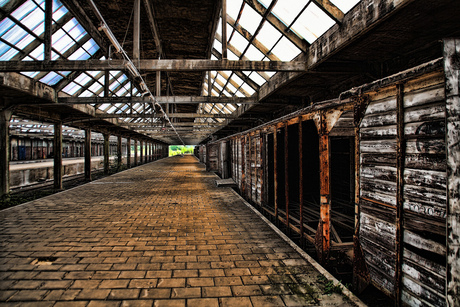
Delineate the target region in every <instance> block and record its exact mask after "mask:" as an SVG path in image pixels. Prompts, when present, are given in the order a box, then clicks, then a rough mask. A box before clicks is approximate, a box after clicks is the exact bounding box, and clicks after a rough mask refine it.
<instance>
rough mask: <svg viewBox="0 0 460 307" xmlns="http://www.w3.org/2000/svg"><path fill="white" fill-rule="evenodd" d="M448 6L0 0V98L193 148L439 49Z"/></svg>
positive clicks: (28, 112) (342, 1) (448, 21)
mask: <svg viewBox="0 0 460 307" xmlns="http://www.w3.org/2000/svg"><path fill="white" fill-rule="evenodd" d="M454 2H455V1H449V0H442V1H439V2H436V3H432V2H429V1H425V0H421V1H410V0H403V1H391V0H378V1H369V0H362V1H360V0H232V1H230V0H219V1H212V0H197V1H188V0H168V1H166V0H129V1H121V0H118V1H117V0H115V1H114V0H84V1H77V0H0V74H1V76H0V81H1V82H0V90H3V94H0V96H2V97H4V98H5V99H4V100H8V101H9V102H8V103H6V102H3V104H5V105H7V106H11V104H13V105H14V109H15V110H16V111H17V114H19V116H20V117H23V118H25V119H27V118H28V119H29V120H43V121H44V122H46V121H47V120H50V119H49V118H46V116H37V114H48V113H53V114H57V116H58V117H60V118H61V119H62V120H63V122H64V123H66V124H69V125H72V124H73V125H76V126H78V127H80V128H81V127H83V125H86V124H84V123H85V121H86V122H91V123H92V124H91V125H93V126H97V125H98V122H104V121H107V120H108V119H111V123H112V124H115V125H117V126H120V127H121V128H122V129H124V130H123V131H125V130H126V129H129V130H133V131H136V133H141V134H143V135H146V136H147V137H150V138H154V139H158V140H161V141H164V142H166V143H169V144H178V143H182V142H183V143H186V144H198V143H200V142H205V141H207V140H209V139H212V138H216V137H221V136H226V135H229V134H232V133H235V132H238V131H242V130H244V129H248V128H252V127H254V126H256V125H259V124H261V123H263V122H267V121H269V120H272V119H274V118H276V117H279V116H281V115H283V114H286V113H288V112H292V111H293V110H296V109H299V108H301V107H305V106H307V105H309V104H311V103H315V102H317V101H321V100H324V99H329V98H333V97H337V95H339V94H340V93H341V92H342V91H344V90H347V89H348V88H350V87H352V86H354V85H359V84H362V83H363V82H369V81H372V80H375V79H376V78H381V77H382V76H383V75H386V74H389V73H393V72H395V71H399V70H401V69H403V68H405V67H406V66H407V67H411V66H414V65H415V64H417V63H422V62H423V61H425V60H426V58H427V56H426V55H427V54H428V55H429V56H428V57H430V56H431V54H433V57H434V56H438V55H439V52H440V49H439V50H438V49H437V47H438V44H439V42H438V41H439V38H440V37H442V36H444V35H447V34H449V35H453V34H456V33H457V34H458V33H459V30H458V28H459V27H458V21H456V20H455V17H453V16H455V14H449V13H448V10H444V8H448V7H450V6H452V4H454ZM433 7H436V8H437V9H436V10H432V8H433ZM409 12H411V17H410V18H406V17H404V16H407V14H409ZM413 12H417V14H413ZM428 12H429V13H430V16H431V18H430V19H429V20H425V19H424V18H423V16H426V15H425V14H427V13H428ZM390 17H391V18H390ZM437 20H442V23H443V26H439V27H437V26H438V25H439V24H438V23H437ZM432 25H436V26H433V27H432ZM420 28H423V29H427V32H423V31H420V30H419V29H420ZM416 29H417V31H420V33H422V32H423V33H426V35H424V36H423V37H421V39H420V40H417V41H414V40H413V33H414V32H413V31H415V30H416ZM428 30H429V31H428ZM398 31H399V32H398ZM420 54H423V55H420ZM408 61H410V62H408ZM409 64H410V65H409ZM4 79H8V80H15V81H14V82H13V83H15V84H11V83H12V82H10V83H8V84H6V83H7V82H5V81H2V80H4ZM25 79H32V81H33V82H36V83H40V84H43V86H44V88H45V89H46V91H47V92H49V93H52V95H51V96H52V97H51V99H48V100H47V99H42V98H47V97H41V98H40V99H32V98H31V95H32V96H33V95H34V93H30V92H29V93H26V94H27V95H21V94H19V93H20V92H21V91H26V89H25V88H24V87H23V86H22V85H21V84H23V83H24V82H26V81H24V80H25ZM27 82H29V83H30V80H28V81H27ZM48 98H49V97H48ZM75 105H85V107H86V108H87V109H86V111H85V112H86V113H85V114H86V115H85V116H83V115H78V116H77V115H75V114H72V112H74V111H73V110H74V109H73V108H74V106H75ZM88 108H92V109H91V110H90V109H88ZM78 112H82V108H81V106H80V108H78ZM62 114H65V116H62ZM69 114H70V115H69ZM88 126H90V125H88ZM15 128H17V125H15Z"/></svg>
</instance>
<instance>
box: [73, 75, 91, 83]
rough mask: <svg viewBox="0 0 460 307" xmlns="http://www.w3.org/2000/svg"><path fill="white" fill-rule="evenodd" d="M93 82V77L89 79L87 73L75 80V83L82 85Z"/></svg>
mask: <svg viewBox="0 0 460 307" xmlns="http://www.w3.org/2000/svg"><path fill="white" fill-rule="evenodd" d="M90 80H91V77H89V76H88V75H87V74H85V73H82V74H80V75H79V76H78V77H77V78H76V79H75V82H77V83H78V84H81V85H85V84H86V83H88V82H89V81H90Z"/></svg>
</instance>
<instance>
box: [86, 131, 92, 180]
mask: <svg viewBox="0 0 460 307" xmlns="http://www.w3.org/2000/svg"><path fill="white" fill-rule="evenodd" d="M85 180H86V181H88V182H89V181H91V129H89V128H86V129H85Z"/></svg>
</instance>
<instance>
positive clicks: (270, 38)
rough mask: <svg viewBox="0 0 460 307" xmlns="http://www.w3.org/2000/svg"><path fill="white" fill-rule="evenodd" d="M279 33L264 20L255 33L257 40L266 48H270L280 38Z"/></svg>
mask: <svg viewBox="0 0 460 307" xmlns="http://www.w3.org/2000/svg"><path fill="white" fill-rule="evenodd" d="M280 37H281V33H280V31H278V30H277V29H276V28H275V27H273V26H272V25H271V24H270V23H269V22H265V23H264V25H263V26H262V28H261V29H260V31H259V34H257V40H258V41H259V42H261V43H262V44H263V45H264V46H265V47H267V49H271V48H272V47H273V46H274V45H275V44H276V42H277V41H278V40H279V39H280Z"/></svg>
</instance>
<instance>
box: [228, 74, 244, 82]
mask: <svg viewBox="0 0 460 307" xmlns="http://www.w3.org/2000/svg"><path fill="white" fill-rule="evenodd" d="M231 79H232V81H234V82H235V83H236V84H238V85H241V84H242V83H243V82H244V81H243V79H241V78H240V77H238V76H237V75H236V74H234V75H233V76H232V78H231Z"/></svg>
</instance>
